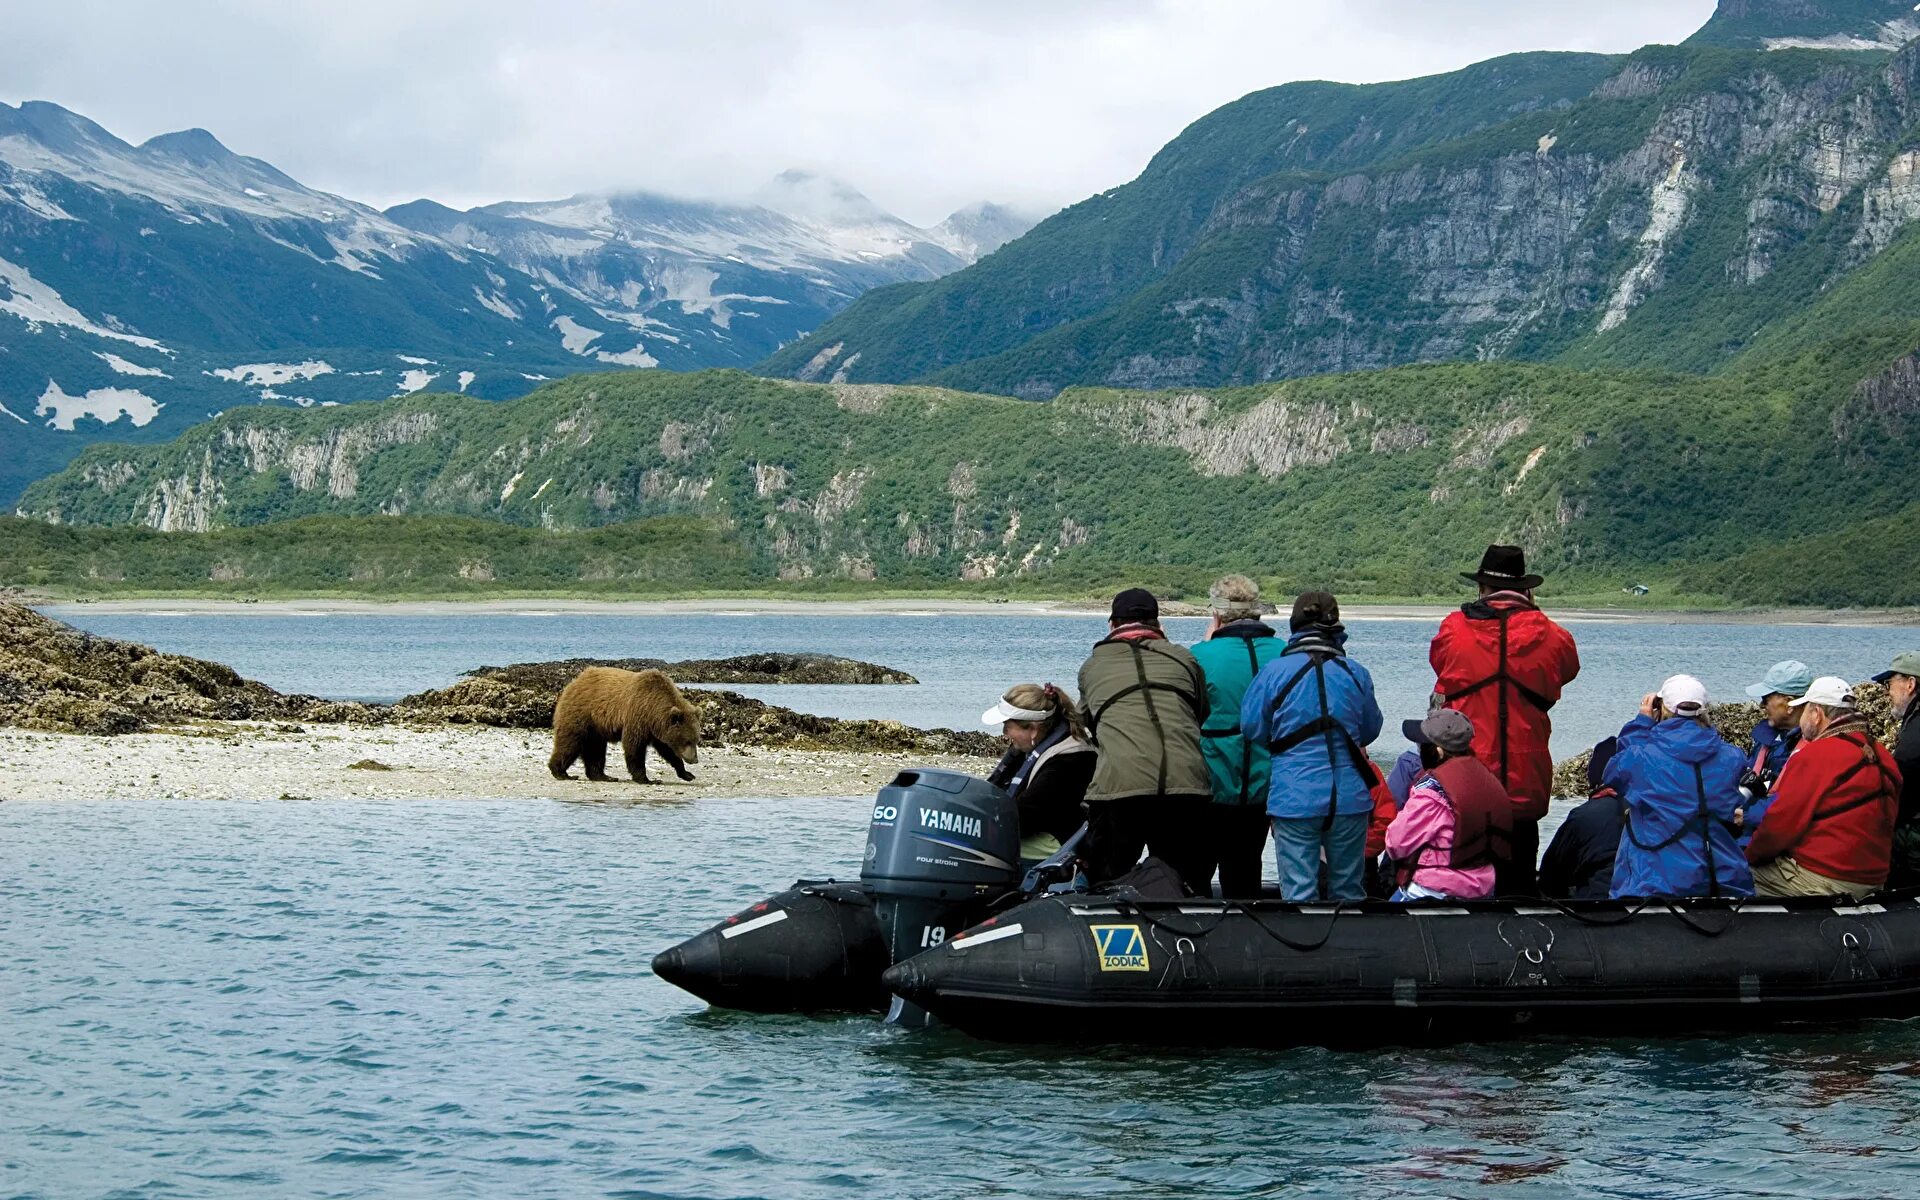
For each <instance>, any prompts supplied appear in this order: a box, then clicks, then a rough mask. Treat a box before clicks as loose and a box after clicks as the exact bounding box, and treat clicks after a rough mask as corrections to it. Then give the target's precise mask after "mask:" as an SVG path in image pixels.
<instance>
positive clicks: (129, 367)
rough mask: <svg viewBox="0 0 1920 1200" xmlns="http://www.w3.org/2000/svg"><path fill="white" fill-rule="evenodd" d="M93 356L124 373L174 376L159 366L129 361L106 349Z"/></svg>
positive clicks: (157, 377) (166, 377)
mask: <svg viewBox="0 0 1920 1200" xmlns="http://www.w3.org/2000/svg"><path fill="white" fill-rule="evenodd" d="M93 356H94V357H95V358H97V359H99V360H100V361H101V362H103V363H105V364H107V365H108V366H109V367H112V368H113V369H114V370H115V371H117V372H119V373H120V374H122V375H150V376H152V377H153V378H155V379H172V378H173V376H171V375H169V374H167V373H166V372H165V371H162V370H161V369H160V368H159V367H143V366H141V365H140V364H139V363H137V362H128V361H127V360H126V359H124V358H121V357H120V356H119V355H118V354H108V353H107V352H106V351H104V350H95V351H94V352H93Z"/></svg>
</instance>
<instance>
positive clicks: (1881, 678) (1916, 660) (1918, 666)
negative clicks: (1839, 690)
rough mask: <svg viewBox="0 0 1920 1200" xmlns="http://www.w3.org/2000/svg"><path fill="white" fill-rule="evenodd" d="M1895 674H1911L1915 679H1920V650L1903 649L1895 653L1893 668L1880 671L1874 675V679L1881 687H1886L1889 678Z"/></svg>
mask: <svg viewBox="0 0 1920 1200" xmlns="http://www.w3.org/2000/svg"><path fill="white" fill-rule="evenodd" d="M1895 675H1911V676H1913V677H1914V678H1915V679H1920V650H1902V651H1901V652H1900V653H1898V654H1896V655H1894V656H1893V669H1892V670H1890V671H1882V672H1880V673H1879V674H1878V675H1875V676H1874V677H1873V681H1874V682H1875V683H1877V684H1879V685H1880V686H1881V687H1885V686H1887V680H1889V679H1892V678H1893V677H1894V676H1895Z"/></svg>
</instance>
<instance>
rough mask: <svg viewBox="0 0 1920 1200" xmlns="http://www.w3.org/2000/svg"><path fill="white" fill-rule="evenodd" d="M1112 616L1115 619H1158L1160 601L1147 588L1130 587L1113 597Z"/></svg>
mask: <svg viewBox="0 0 1920 1200" xmlns="http://www.w3.org/2000/svg"><path fill="white" fill-rule="evenodd" d="M1110 616H1111V619H1112V620H1115V621H1158V620H1159V619H1160V602H1159V601H1158V600H1155V599H1154V598H1153V593H1152V592H1150V591H1148V590H1147V589H1145V588H1128V589H1127V590H1126V591H1124V592H1121V593H1120V594H1119V595H1117V596H1115V597H1114V598H1113V612H1112V613H1111V614H1110Z"/></svg>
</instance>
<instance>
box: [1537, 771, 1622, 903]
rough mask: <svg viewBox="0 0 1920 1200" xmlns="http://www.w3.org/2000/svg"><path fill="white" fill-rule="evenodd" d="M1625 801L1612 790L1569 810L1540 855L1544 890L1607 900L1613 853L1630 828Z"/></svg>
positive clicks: (1561, 896) (1550, 893) (1551, 895)
mask: <svg viewBox="0 0 1920 1200" xmlns="http://www.w3.org/2000/svg"><path fill="white" fill-rule="evenodd" d="M1624 813H1625V804H1624V803H1623V802H1622V801H1621V799H1620V797H1619V796H1617V795H1615V794H1613V792H1612V791H1610V790H1609V791H1605V792H1602V793H1600V794H1599V795H1596V796H1594V797H1592V798H1591V799H1589V800H1588V801H1587V802H1586V803H1584V804H1582V805H1580V807H1578V808H1576V809H1574V810H1573V811H1572V812H1570V813H1568V814H1567V819H1566V820H1565V821H1564V822H1563V823H1562V824H1561V826H1560V828H1559V829H1558V830H1557V831H1555V833H1554V835H1553V841H1552V843H1551V844H1549V845H1548V846H1547V852H1546V853H1545V854H1543V855H1541V856H1540V894H1541V895H1542V896H1546V897H1549V898H1551V899H1555V900H1605V899H1606V898H1607V897H1608V896H1609V895H1610V894H1611V893H1612V890H1613V856H1614V855H1615V854H1616V853H1617V852H1618V851H1619V849H1620V832H1621V830H1623V829H1625V828H1626V821H1625V817H1624Z"/></svg>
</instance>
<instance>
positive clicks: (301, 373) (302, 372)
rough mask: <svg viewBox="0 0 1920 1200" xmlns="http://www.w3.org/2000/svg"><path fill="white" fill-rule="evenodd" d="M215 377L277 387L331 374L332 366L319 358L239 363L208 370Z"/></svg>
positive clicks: (259, 385)
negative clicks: (297, 360)
mask: <svg viewBox="0 0 1920 1200" xmlns="http://www.w3.org/2000/svg"><path fill="white" fill-rule="evenodd" d="M207 374H209V375H211V376H213V377H214V378H215V379H228V380H231V381H233V382H234V383H244V384H248V385H250V386H253V387H267V388H271V387H278V386H280V385H281V384H283V383H292V382H294V381H295V380H298V379H317V378H319V377H320V376H322V375H331V374H333V366H332V364H330V363H326V362H322V361H321V360H319V359H308V360H307V361H306V362H299V363H241V364H240V365H239V366H237V367H220V368H218V369H216V370H212V371H208V372H207Z"/></svg>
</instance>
